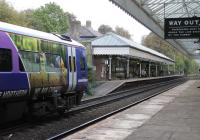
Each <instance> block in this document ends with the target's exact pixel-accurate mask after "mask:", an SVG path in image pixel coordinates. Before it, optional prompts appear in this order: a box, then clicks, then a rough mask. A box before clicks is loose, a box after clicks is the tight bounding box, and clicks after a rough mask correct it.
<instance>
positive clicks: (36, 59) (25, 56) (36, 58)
mask: <svg viewBox="0 0 200 140" xmlns="http://www.w3.org/2000/svg"><path fill="white" fill-rule="evenodd" d="M20 54H21V58H22V61H23V63H24V65H25V69H26V71H27V72H40V55H39V53H37V52H30V51H20Z"/></svg>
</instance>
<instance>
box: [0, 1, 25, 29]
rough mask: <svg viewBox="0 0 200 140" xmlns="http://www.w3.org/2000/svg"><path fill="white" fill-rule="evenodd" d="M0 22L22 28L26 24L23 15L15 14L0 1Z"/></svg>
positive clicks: (7, 5) (14, 11) (4, 2)
mask: <svg viewBox="0 0 200 140" xmlns="http://www.w3.org/2000/svg"><path fill="white" fill-rule="evenodd" d="M0 21H3V22H7V23H11V24H17V25H22V26H23V25H25V23H26V22H25V17H24V15H22V14H21V13H19V12H17V11H16V10H15V9H14V8H13V7H12V6H11V5H9V4H8V3H7V2H6V1H5V0H0Z"/></svg>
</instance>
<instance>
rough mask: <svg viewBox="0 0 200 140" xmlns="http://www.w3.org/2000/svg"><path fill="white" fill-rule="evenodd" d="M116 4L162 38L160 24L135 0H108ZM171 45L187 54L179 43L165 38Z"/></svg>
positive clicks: (162, 33) (162, 30) (162, 32)
mask: <svg viewBox="0 0 200 140" xmlns="http://www.w3.org/2000/svg"><path fill="white" fill-rule="evenodd" d="M110 1H112V2H113V3H114V4H116V5H117V6H119V7H120V8H121V9H122V10H124V11H125V12H126V13H128V14H129V15H130V16H132V17H133V18H135V19H136V20H137V21H139V22H140V23H141V24H143V25H144V26H145V27H147V28H148V29H149V30H151V31H152V32H154V33H155V34H157V35H158V36H160V37H161V38H163V39H164V29H163V27H161V26H160V24H159V23H158V22H157V21H156V20H155V19H153V18H152V16H151V15H150V14H148V12H146V11H145V10H144V9H143V8H142V6H140V5H139V4H138V3H137V2H136V0H110ZM167 42H169V43H170V44H171V45H172V46H174V47H175V48H177V49H178V50H179V51H181V52H182V53H184V54H185V55H189V54H188V53H187V52H186V51H185V50H184V49H183V48H182V47H181V45H180V44H179V43H178V42H177V41H175V40H167Z"/></svg>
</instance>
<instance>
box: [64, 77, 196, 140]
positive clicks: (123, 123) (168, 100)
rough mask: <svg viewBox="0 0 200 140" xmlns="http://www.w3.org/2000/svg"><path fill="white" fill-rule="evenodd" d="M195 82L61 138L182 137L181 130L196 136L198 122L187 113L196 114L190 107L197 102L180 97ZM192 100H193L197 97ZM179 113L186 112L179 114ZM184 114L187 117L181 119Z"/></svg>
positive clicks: (162, 139) (157, 139) (144, 139)
mask: <svg viewBox="0 0 200 140" xmlns="http://www.w3.org/2000/svg"><path fill="white" fill-rule="evenodd" d="M198 84H199V85H200V82H198V81H194V80H193V81H188V82H186V83H184V84H182V85H180V86H177V87H175V88H173V89H171V90H169V91H167V92H164V93H162V94H160V95H158V96H156V97H153V98H151V99H149V100H147V101H145V102H142V103H140V104H138V105H136V106H134V107H131V108H129V109H127V110H125V111H123V112H120V113H118V114H116V115H113V116H111V117H109V118H107V119H105V120H103V121H101V122H99V123H96V124H94V125H92V126H89V127H87V128H86V129H84V130H82V131H79V132H77V133H75V134H72V135H70V136H68V137H66V138H64V140H124V139H126V140H178V139H179V140H184V139H183V138H182V135H181V134H184V133H185V134H186V138H188V137H191V138H193V137H194V140H196V139H197V138H198V136H199V134H200V133H199V132H200V127H197V126H198V124H199V126H200V122H199V121H198V120H195V123H196V124H195V123H193V122H192V120H193V118H192V116H190V115H189V113H193V114H195V115H196V117H198V115H197V114H196V113H195V111H192V110H194V109H193V107H197V106H196V105H194V104H193V103H190V102H188V101H185V99H184V100H183V99H180V98H182V96H185V97H188V94H190V93H191V94H193V91H190V93H188V94H187V92H188V89H189V88H193V87H194V88H195V87H196V85H198ZM198 90H200V89H198ZM194 95H196V94H194ZM176 100H178V102H177V101H176ZM191 100H194V99H191ZM195 101H196V102H197V100H195ZM185 102H187V103H188V104H191V106H189V107H187V105H184V103H185ZM173 104H174V105H173ZM176 105H177V106H178V107H177V106H176ZM193 105H194V106H193ZM199 105H200V101H199ZM183 106H186V107H187V108H186V109H189V110H190V111H187V110H185V109H183V108H182V107H183ZM192 106H193V107H192ZM180 108H181V110H180V111H179V109H180ZM197 108H198V107H197ZM177 109H178V110H177ZM170 111H171V112H170ZM199 112H200V110H199ZM199 114H200V113H199ZM183 115H186V116H184V117H183ZM199 116H200V115H199ZM185 117H186V118H187V120H185V119H184V118H185ZM190 126H191V127H190ZM195 128H197V129H195ZM191 132H193V133H194V136H193V137H192V136H190V133H191ZM198 133H199V134H198ZM188 140H190V139H188ZM191 140H192V139H191ZM198 140H200V139H198Z"/></svg>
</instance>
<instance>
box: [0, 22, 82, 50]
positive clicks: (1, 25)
mask: <svg viewBox="0 0 200 140" xmlns="http://www.w3.org/2000/svg"><path fill="white" fill-rule="evenodd" d="M0 31H3V32H9V33H15V34H19V35H25V36H30V37H35V38H40V39H44V40H49V41H54V42H58V43H62V44H69V45H75V46H78V47H84V46H83V45H82V44H80V43H78V42H77V41H75V40H72V39H71V41H67V40H63V39H61V38H60V37H58V36H56V35H54V34H52V33H46V32H42V31H38V30H34V29H30V28H26V27H21V26H17V25H13V24H9V23H5V22H1V21H0Z"/></svg>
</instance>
